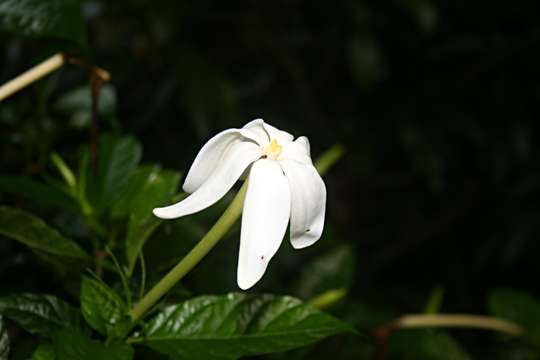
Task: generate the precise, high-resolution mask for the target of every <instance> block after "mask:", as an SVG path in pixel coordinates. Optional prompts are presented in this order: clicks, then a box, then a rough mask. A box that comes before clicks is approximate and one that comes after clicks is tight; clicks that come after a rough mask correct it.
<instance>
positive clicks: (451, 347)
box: [389, 330, 472, 360]
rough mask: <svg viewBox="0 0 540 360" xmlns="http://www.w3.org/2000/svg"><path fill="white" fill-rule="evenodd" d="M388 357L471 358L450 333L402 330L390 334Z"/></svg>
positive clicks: (411, 359) (406, 359)
mask: <svg viewBox="0 0 540 360" xmlns="http://www.w3.org/2000/svg"><path fill="white" fill-rule="evenodd" d="M389 352H390V354H389V355H390V358H394V357H395V358H396V359H403V360H431V359H440V360H471V359H472V358H471V356H470V355H468V354H467V352H466V351H465V350H464V349H463V347H462V346H461V345H460V344H459V343H458V342H457V341H456V340H455V339H454V338H452V337H451V336H450V335H448V334H447V333H445V332H442V331H430V330H404V331H402V332H399V333H396V334H394V335H392V338H391V340H390V351H389Z"/></svg>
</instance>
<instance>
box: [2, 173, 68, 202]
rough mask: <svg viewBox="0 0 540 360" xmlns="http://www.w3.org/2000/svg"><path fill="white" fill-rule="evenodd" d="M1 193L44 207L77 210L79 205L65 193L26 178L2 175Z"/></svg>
mask: <svg viewBox="0 0 540 360" xmlns="http://www.w3.org/2000/svg"><path fill="white" fill-rule="evenodd" d="M0 192H3V193H6V194H11V195H14V196H18V197H22V198H25V199H28V200H31V201H32V202H37V203H41V204H44V205H50V206H54V207H58V208H62V209H68V210H77V204H76V203H75V202H74V201H73V199H72V198H71V197H69V195H67V194H66V193H65V192H62V191H60V190H59V189H57V188H55V187H53V186H50V185H47V184H43V183H40V182H38V181H35V180H33V179H31V178H29V177H26V176H17V175H0Z"/></svg>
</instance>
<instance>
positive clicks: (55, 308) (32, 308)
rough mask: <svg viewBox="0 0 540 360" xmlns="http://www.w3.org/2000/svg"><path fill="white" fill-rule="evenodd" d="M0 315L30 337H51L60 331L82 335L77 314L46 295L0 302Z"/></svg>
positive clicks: (11, 297)
mask: <svg viewBox="0 0 540 360" xmlns="http://www.w3.org/2000/svg"><path fill="white" fill-rule="evenodd" d="M0 314H3V315H4V316H5V317H6V318H9V319H11V320H13V321H15V322H16V323H17V324H19V325H20V326H21V327H22V328H23V329H25V330H26V331H28V332H29V333H31V334H37V335H42V336H50V335H51V333H52V332H53V331H54V330H56V329H60V328H68V329H71V330H78V331H84V326H83V323H82V319H81V316H80V314H79V311H78V310H77V309H75V308H74V307H73V306H71V305H69V304H68V303H66V302H64V301H62V300H61V299H59V298H57V297H55V296H53V295H46V294H29V293H25V294H16V295H9V296H5V297H2V298H0Z"/></svg>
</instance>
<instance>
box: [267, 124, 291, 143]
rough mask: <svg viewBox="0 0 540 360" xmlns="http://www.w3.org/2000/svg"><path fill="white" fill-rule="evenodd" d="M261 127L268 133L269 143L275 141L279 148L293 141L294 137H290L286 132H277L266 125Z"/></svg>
mask: <svg viewBox="0 0 540 360" xmlns="http://www.w3.org/2000/svg"><path fill="white" fill-rule="evenodd" d="M263 126H264V129H265V130H266V132H267V133H268V136H270V141H272V140H273V139H276V140H277V142H278V143H279V144H280V145H281V146H283V145H286V144H288V143H290V142H292V141H293V139H294V136H292V135H291V134H289V133H288V132H286V131H283V130H279V129H277V128H275V127H273V126H272V125H270V124H268V123H264V124H263Z"/></svg>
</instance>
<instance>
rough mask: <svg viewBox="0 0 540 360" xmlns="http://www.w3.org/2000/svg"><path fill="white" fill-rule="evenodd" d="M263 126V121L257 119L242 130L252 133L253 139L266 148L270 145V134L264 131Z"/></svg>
mask: <svg viewBox="0 0 540 360" xmlns="http://www.w3.org/2000/svg"><path fill="white" fill-rule="evenodd" d="M263 124H264V120H263V119H255V120H252V121H250V122H248V123H247V124H246V125H244V127H242V130H246V132H249V133H251V138H252V139H253V140H254V141H255V142H257V144H259V145H260V146H262V147H265V146H266V145H268V143H270V139H269V138H268V133H267V132H266V130H265V129H264V125H263Z"/></svg>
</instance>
